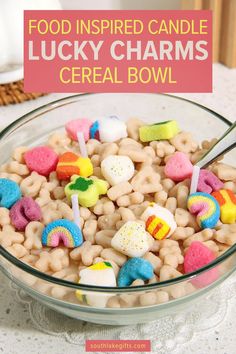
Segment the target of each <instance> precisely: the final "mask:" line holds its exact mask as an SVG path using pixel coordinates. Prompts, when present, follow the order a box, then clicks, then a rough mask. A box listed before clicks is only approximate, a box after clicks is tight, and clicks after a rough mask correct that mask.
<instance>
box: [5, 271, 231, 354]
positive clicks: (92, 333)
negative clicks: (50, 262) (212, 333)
mask: <svg viewBox="0 0 236 354" xmlns="http://www.w3.org/2000/svg"><path fill="white" fill-rule="evenodd" d="M11 287H12V289H13V290H14V293H15V297H16V300H17V301H19V302H20V303H23V304H24V306H25V307H26V308H28V311H29V313H30V318H31V321H32V323H33V325H34V326H35V327H36V328H37V329H39V330H40V331H42V332H44V333H48V334H50V335H53V336H60V337H63V338H64V339H65V340H66V341H68V342H69V343H72V344H77V345H79V346H81V347H83V348H84V342H85V340H86V339H90V340H91V339H150V340H151V341H152V351H154V352H157V351H158V353H159V354H164V353H170V352H171V353H175V351H176V350H178V349H179V346H180V345H181V344H184V343H186V342H188V341H190V340H191V339H192V338H193V337H194V335H197V334H198V333H199V332H201V331H207V330H210V329H212V328H214V327H216V326H217V325H218V324H219V323H220V322H222V321H223V319H224V317H225V315H226V313H227V305H228V301H229V300H230V299H231V298H232V297H233V296H235V295H236V276H235V275H234V276H231V277H230V278H229V279H228V280H227V281H226V282H225V283H224V284H223V285H221V286H220V287H219V288H217V289H216V290H215V291H214V292H212V293H211V294H210V295H208V296H206V298H204V301H200V302H199V303H198V306H194V307H193V308H192V309H191V310H188V311H186V312H184V313H181V314H178V315H173V316H166V317H163V318H161V319H158V320H157V321H154V322H150V323H147V324H139V325H135V326H126V327H123V326H121V327H115V326H106V325H97V324H92V323H87V322H83V321H78V320H74V319H71V318H69V317H65V316H63V315H61V314H59V313H57V312H55V311H53V310H51V309H49V308H47V307H45V306H44V305H42V304H40V303H39V302H37V301H36V300H34V299H32V298H31V297H30V296H28V295H27V294H26V293H25V292H24V291H23V290H21V289H19V288H18V287H17V286H16V285H14V284H11ZM199 309H200V310H199ZM124 328H125V330H124Z"/></svg>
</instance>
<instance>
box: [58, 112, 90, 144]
mask: <svg viewBox="0 0 236 354" xmlns="http://www.w3.org/2000/svg"><path fill="white" fill-rule="evenodd" d="M91 125H92V122H91V120H89V119H86V118H81V119H75V120H71V121H69V122H68V123H66V126H65V128H66V132H67V134H68V135H69V137H70V138H71V139H72V140H74V141H77V140H78V138H77V133H78V132H82V133H83V135H84V140H85V141H88V140H89V131H90V127H91Z"/></svg>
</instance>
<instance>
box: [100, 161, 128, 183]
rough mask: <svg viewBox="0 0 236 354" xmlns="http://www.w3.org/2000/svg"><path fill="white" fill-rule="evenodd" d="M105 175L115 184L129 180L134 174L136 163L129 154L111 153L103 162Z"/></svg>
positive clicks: (102, 168)
mask: <svg viewBox="0 0 236 354" xmlns="http://www.w3.org/2000/svg"><path fill="white" fill-rule="evenodd" d="M101 170H102V174H103V176H104V177H105V178H106V180H107V181H108V182H109V183H110V185H112V186H114V185H116V184H118V183H121V182H126V181H129V180H130V179H131V178H132V177H133V175H134V164H133V161H132V160H131V159H130V158H129V157H128V156H117V155H110V156H108V157H106V158H105V159H104V160H103V161H102V163H101Z"/></svg>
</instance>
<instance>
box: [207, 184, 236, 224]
mask: <svg viewBox="0 0 236 354" xmlns="http://www.w3.org/2000/svg"><path fill="white" fill-rule="evenodd" d="M212 196H213V197H214V198H215V199H216V200H217V201H218V203H219V204H220V219H221V221H222V222H223V223H224V224H234V223H235V221H236V195H235V194H234V193H233V192H232V191H231V190H229V189H220V190H219V191H216V192H214V193H212Z"/></svg>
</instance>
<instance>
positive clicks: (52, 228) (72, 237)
mask: <svg viewBox="0 0 236 354" xmlns="http://www.w3.org/2000/svg"><path fill="white" fill-rule="evenodd" d="M61 241H62V242H63V244H64V246H65V247H68V248H75V247H78V246H80V245H81V244H82V242H83V237H82V233H81V230H80V228H79V227H78V226H77V225H76V224H75V223H73V222H72V221H70V220H67V219H59V220H55V221H53V222H51V223H49V224H48V225H47V226H46V227H45V229H44V230H43V234H42V244H43V245H44V246H48V247H57V246H58V245H59V243H60V242H61Z"/></svg>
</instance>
